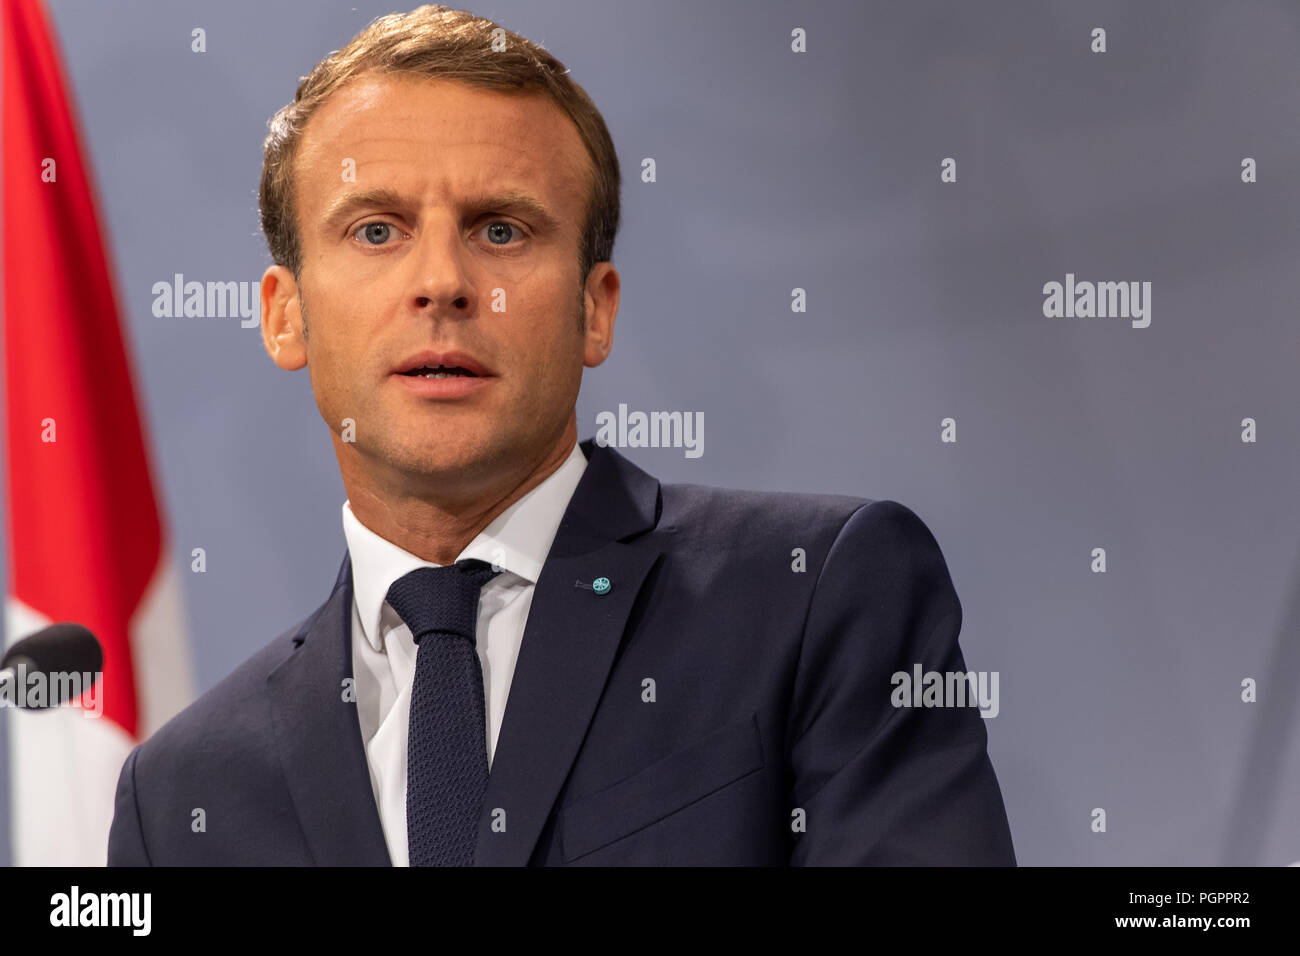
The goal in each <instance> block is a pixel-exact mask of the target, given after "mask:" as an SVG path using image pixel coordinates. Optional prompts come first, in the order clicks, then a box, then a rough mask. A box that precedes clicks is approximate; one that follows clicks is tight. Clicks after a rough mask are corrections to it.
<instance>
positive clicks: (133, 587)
mask: <svg viewBox="0 0 1300 956" xmlns="http://www.w3.org/2000/svg"><path fill="white" fill-rule="evenodd" d="M0 9H2V11H3V19H2V22H0V29H3V48H0V57H2V59H0V70H2V71H3V72H2V75H0V91H2V96H3V136H4V139H3V155H2V156H0V162H2V163H3V169H0V179H2V180H3V207H2V209H3V237H2V240H0V241H3V270H4V271H3V273H2V274H0V281H2V282H3V286H4V300H3V309H4V313H3V321H4V349H5V356H4V359H5V371H4V382H3V391H4V405H5V428H6V433H5V456H4V470H5V476H4V477H5V484H6V488H7V498H6V521H5V532H6V536H7V539H8V540H7V545H8V552H7V553H8V559H9V560H8V580H7V582H6V583H7V591H6V595H5V639H6V641H7V642H8V643H10V644H12V643H13V642H14V641H16V640H18V639H20V638H22V637H24V636H26V635H27V634H30V633H32V632H33V631H36V630H39V629H40V628H42V627H44V626H46V625H48V624H50V623H53V622H56V621H75V622H76V623H78V624H83V625H85V626H86V627H88V628H90V630H91V631H92V632H94V634H95V635H96V636H97V637H98V638H99V640H100V642H101V643H102V644H103V647H104V671H103V679H102V686H101V687H100V689H99V691H98V692H99V693H101V694H102V698H101V700H102V714H101V715H100V716H99V717H98V718H95V717H92V716H89V715H90V714H91V713H92V712H93V711H92V708H89V707H82V708H76V707H59V708H55V709H53V710H50V711H46V712H25V711H19V710H14V709H5V710H3V711H0V720H3V721H4V722H5V723H6V724H7V725H8V728H7V732H8V735H9V737H8V740H9V765H8V768H7V777H8V782H9V794H10V815H11V820H10V823H11V832H12V846H13V857H14V860H13V861H14V863H15V864H18V865H102V864H103V863H104V862H105V861H106V859H107V846H108V830H109V825H110V823H111V821H112V817H113V794H114V787H115V784H116V782H117V776H118V772H119V770H120V769H121V767H122V763H123V761H124V760H125V759H126V756H127V754H128V753H129V752H130V750H131V748H132V747H133V746H134V745H135V743H137V742H138V741H140V740H142V739H144V738H145V737H147V736H148V735H149V734H151V733H152V732H153V731H154V730H156V729H157V728H158V727H159V726H160V725H161V724H162V723H163V722H164V721H166V720H167V718H169V717H170V716H172V715H173V714H174V713H176V712H177V711H178V710H179V709H180V708H181V707H183V706H184V705H185V704H187V703H188V702H189V701H190V700H191V699H192V697H193V680H192V676H191V670H190V661H189V650H188V642H187V638H186V635H185V631H184V624H183V613H182V607H181V602H180V582H179V580H178V579H177V577H176V574H175V570H174V568H173V567H172V565H171V563H170V562H169V560H168V554H167V543H166V534H165V529H164V525H163V521H162V516H161V510H162V509H161V508H160V506H159V502H158V499H157V497H156V495H155V491H154V483H153V481H152V479H151V476H150V464H149V452H148V449H147V447H146V444H145V438H144V431H143V426H142V421H141V418H140V414H139V409H138V407H137V404H136V398H135V394H136V389H135V385H134V382H133V381H132V375H131V366H130V361H129V358H128V355H127V351H126V347H125V344H124V342H123V338H122V328H121V326H122V323H121V321H120V318H119V316H120V313H119V311H118V307H117V297H116V295H115V293H114V287H113V286H114V284H113V279H112V270H111V269H110V266H109V256H108V251H107V249H106V246H105V243H104V240H103V237H102V236H101V233H100V227H99V218H98V215H97V214H96V206H95V201H94V188H93V186H92V183H91V179H90V174H89V164H88V156H87V155H86V154H85V153H84V152H83V150H82V149H81V145H80V140H79V136H78V132H77V123H76V117H75V113H74V110H73V107H72V102H71V97H70V95H69V94H70V87H69V86H68V84H67V83H66V82H65V79H64V72H63V69H62V66H61V63H60V58H59V53H58V49H57V46H56V44H55V42H54V37H53V32H52V30H51V28H50V21H49V18H48V15H47V13H46V11H45V9H44V6H43V3H42V2H41V0H0ZM141 161H142V162H145V161H147V157H142V158H141ZM94 709H98V706H96V708H94Z"/></svg>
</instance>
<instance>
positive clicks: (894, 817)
mask: <svg viewBox="0 0 1300 956" xmlns="http://www.w3.org/2000/svg"><path fill="white" fill-rule="evenodd" d="M961 620H962V612H961V604H960V602H959V600H958V598H957V594H956V591H955V590H954V589H953V585H952V581H951V580H950V578H949V574H948V568H947V565H946V563H945V561H944V559H943V555H942V553H941V552H940V550H939V545H938V543H937V542H936V541H935V539H934V537H933V535H931V533H930V531H929V529H928V528H927V527H926V526H925V524H924V523H923V522H922V521H921V519H920V518H919V517H917V516H916V514H915V513H913V512H912V511H911V510H909V509H908V508H907V507H905V506H904V505H901V504H899V503H897V502H894V501H888V500H881V501H872V502H868V503H867V504H864V505H863V506H862V507H860V508H858V509H857V510H856V511H855V512H854V513H853V514H852V515H850V516H849V519H848V520H847V521H846V522H845V524H844V526H843V528H841V529H840V532H839V534H838V535H837V537H836V539H835V541H834V543H833V544H832V546H831V548H830V551H829V552H828V554H827V557H826V560H825V561H824V563H823V565H822V568H821V571H820V574H819V578H818V581H817V584H816V587H815V589H814V592H813V597H812V603H811V607H810V609H809V612H808V619H807V622H806V625H805V628H804V635H803V644H802V647H801V649H800V655H799V663H798V666H797V669H796V675H795V686H794V691H793V696H792V700H791V711H790V722H789V728H788V735H787V738H786V739H787V740H788V741H790V742H791V743H790V750H789V760H790V767H791V770H792V787H793V793H792V795H791V797H790V800H791V801H792V802H791V806H792V808H801V809H802V810H803V811H804V825H805V831H804V832H797V831H796V832H793V833H792V839H793V843H792V852H791V858H790V863H791V864H792V865H841V866H843V865H863V864H903V865H1008V866H1014V865H1015V862H1016V861H1015V853H1014V850H1013V848H1012V843H1011V832H1010V828H1009V825H1008V822H1007V815H1006V809H1005V807H1004V805H1003V802H1002V792H1001V790H1000V789H999V787H998V782H997V778H996V776H995V775H994V772H993V766H992V764H991V763H990V761H989V757H988V750H987V742H988V734H987V732H986V730H985V718H983V717H981V716H980V709H979V706H978V703H976V705H975V706H965V707H916V706H910V707H905V706H895V703H896V702H898V701H901V700H902V699H904V698H903V694H902V690H901V689H900V688H902V687H903V686H904V685H903V684H902V681H901V679H899V680H896V679H895V678H894V676H893V675H895V674H898V673H899V672H902V673H905V674H907V675H908V677H909V679H910V678H911V677H912V676H913V674H914V666H915V665H917V664H919V665H921V672H922V673H923V674H924V673H925V672H927V671H938V672H941V673H942V672H959V671H965V670H966V666H965V662H964V660H963V658H962V653H961V651H960V649H959V648H958V646H957V634H958V632H959V631H960V630H961ZM987 686H990V687H992V686H994V685H992V684H989V685H987ZM906 699H907V700H909V701H910V700H912V695H911V694H910V693H908V694H907V695H906ZM792 819H795V817H793V816H792Z"/></svg>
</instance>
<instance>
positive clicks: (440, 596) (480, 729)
mask: <svg viewBox="0 0 1300 956" xmlns="http://www.w3.org/2000/svg"><path fill="white" fill-rule="evenodd" d="M500 573H501V572H499V571H493V570H492V566H491V565H489V564H487V563H486V562H484V561H477V560H473V559H467V560H464V561H457V562H456V563H455V564H450V565H447V566H446V567H441V568H418V569H417V570H415V571H412V572H411V573H410V574H407V575H404V576H403V577H401V578H399V579H398V580H397V581H394V582H393V586H392V587H391V588H389V589H388V604H389V606H390V607H392V609H393V610H394V611H396V612H397V614H398V616H399V617H401V619H402V620H403V621H404V622H405V623H406V626H407V627H409V628H410V629H411V636H412V637H413V638H414V639H415V643H416V647H417V650H416V652H415V683H414V686H413V687H412V689H411V723H410V728H409V730H408V732H407V752H406V837H407V844H408V848H409V850H408V852H409V857H410V865H411V866H471V865H472V864H473V862H474V844H475V841H476V839H477V837H478V818H479V811H480V810H481V808H482V806H483V794H484V791H486V790H487V779H488V761H487V720H486V715H485V713H484V701H483V669H482V667H481V666H480V665H479V661H478V652H477V650H476V649H475V648H476V643H475V625H476V624H477V622H478V599H479V590H480V589H481V588H482V587H483V585H484V584H486V583H487V582H488V581H489V580H491V579H492V578H494V577H496V575H498V574H500Z"/></svg>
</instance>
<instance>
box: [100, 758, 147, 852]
mask: <svg viewBox="0 0 1300 956" xmlns="http://www.w3.org/2000/svg"><path fill="white" fill-rule="evenodd" d="M139 753H140V748H139V747H138V746H137V747H136V748H135V749H134V750H132V751H131V753H130V754H129V755H128V756H127V758H126V762H125V763H124V764H122V772H121V773H120V774H119V775H118V778H117V798H116V802H115V805H114V809H113V826H112V827H111V828H110V830H109V832H108V865H109V866H152V865H153V864H152V863H151V862H150V860H149V851H148V850H147V849H145V845H144V830H143V828H142V826H141V824H140V806H139V804H138V803H137V802H136V797H135V760H136V756H137V755H138V754H139Z"/></svg>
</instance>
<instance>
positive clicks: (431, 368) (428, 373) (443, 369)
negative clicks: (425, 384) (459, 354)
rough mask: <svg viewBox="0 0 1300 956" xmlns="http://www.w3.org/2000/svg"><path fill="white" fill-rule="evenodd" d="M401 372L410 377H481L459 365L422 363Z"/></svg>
mask: <svg viewBox="0 0 1300 956" xmlns="http://www.w3.org/2000/svg"><path fill="white" fill-rule="evenodd" d="M400 374H402V375H406V376H408V377H410V378H455V377H456V376H462V375H463V376H467V377H469V378H478V377H479V376H477V375H475V374H474V373H473V372H471V371H470V370H469V369H465V368H461V367H460V366H459V365H421V366H420V367H419V368H413V369H408V370H407V371H405V372H402V373H400Z"/></svg>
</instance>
